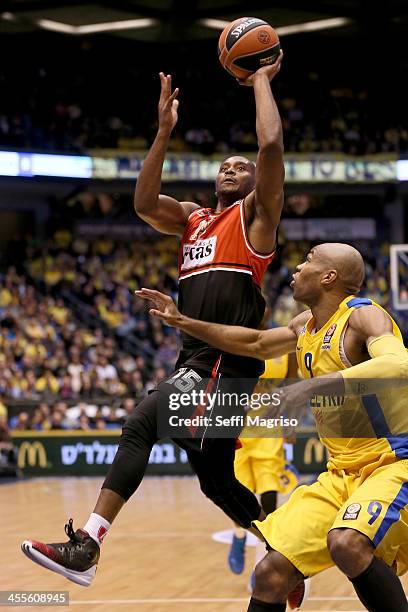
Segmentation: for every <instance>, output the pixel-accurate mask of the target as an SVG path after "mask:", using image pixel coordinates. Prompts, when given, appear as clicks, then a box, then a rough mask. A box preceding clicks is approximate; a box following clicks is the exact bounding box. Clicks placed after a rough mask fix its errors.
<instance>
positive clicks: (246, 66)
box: [231, 43, 280, 74]
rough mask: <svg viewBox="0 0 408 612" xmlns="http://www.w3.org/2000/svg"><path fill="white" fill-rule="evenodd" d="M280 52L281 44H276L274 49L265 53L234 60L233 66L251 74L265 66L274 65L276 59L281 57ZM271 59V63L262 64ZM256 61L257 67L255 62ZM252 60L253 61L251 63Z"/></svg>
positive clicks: (257, 52)
mask: <svg viewBox="0 0 408 612" xmlns="http://www.w3.org/2000/svg"><path fill="white" fill-rule="evenodd" d="M279 51H280V43H276V45H274V46H273V47H271V48H269V49H265V50H264V51H262V52H261V51H253V52H252V53H247V54H246V55H240V56H239V57H237V58H235V59H233V60H232V62H231V64H232V65H234V66H236V67H237V68H240V69H241V70H247V71H248V72H250V73H251V74H252V73H253V72H254V71H255V70H257V69H258V68H262V67H263V66H269V65H270V64H273V62H274V61H275V60H276V58H277V57H278V55H279ZM269 57H270V58H271V61H270V62H266V61H265V62H262V60H266V59H267V58H269ZM254 59H256V61H255V65H254V62H253V60H254ZM251 60H252V61H251Z"/></svg>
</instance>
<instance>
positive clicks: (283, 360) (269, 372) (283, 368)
mask: <svg viewBox="0 0 408 612" xmlns="http://www.w3.org/2000/svg"><path fill="white" fill-rule="evenodd" d="M288 361H289V355H282V357H276V358H275V359H267V360H266V361H265V372H264V373H263V374H262V376H260V378H272V379H275V380H283V379H284V378H286V376H287V373H288Z"/></svg>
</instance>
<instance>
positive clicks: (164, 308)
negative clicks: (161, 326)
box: [135, 287, 182, 327]
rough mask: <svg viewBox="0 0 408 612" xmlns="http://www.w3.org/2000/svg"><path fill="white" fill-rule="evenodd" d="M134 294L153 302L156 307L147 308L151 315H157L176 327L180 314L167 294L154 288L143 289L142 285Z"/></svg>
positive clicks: (180, 317)
mask: <svg viewBox="0 0 408 612" xmlns="http://www.w3.org/2000/svg"><path fill="white" fill-rule="evenodd" d="M135 295H137V297H140V298H142V299H144V300H150V301H151V302H153V303H154V305H155V306H156V308H152V309H151V310H149V314H151V315H152V317H157V318H158V319H161V320H162V321H164V322H165V323H166V324H167V325H171V326H172V327H177V326H178V325H177V324H178V323H180V322H181V321H182V314H181V313H180V312H179V310H178V308H177V306H176V305H175V303H174V301H173V300H172V298H171V297H170V296H169V295H166V294H165V293H161V292H160V291H155V290H154V289H145V288H144V287H143V288H142V289H141V290H140V291H135Z"/></svg>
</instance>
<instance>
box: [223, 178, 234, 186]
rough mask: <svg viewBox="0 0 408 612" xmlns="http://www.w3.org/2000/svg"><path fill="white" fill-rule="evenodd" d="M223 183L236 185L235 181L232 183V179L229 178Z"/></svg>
mask: <svg viewBox="0 0 408 612" xmlns="http://www.w3.org/2000/svg"><path fill="white" fill-rule="evenodd" d="M223 182H224V183H232V184H233V185H236V181H234V179H230V178H228V179H225V180H224V181H223Z"/></svg>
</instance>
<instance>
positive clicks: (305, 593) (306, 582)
mask: <svg viewBox="0 0 408 612" xmlns="http://www.w3.org/2000/svg"><path fill="white" fill-rule="evenodd" d="M310 583H311V580H310V578H305V580H304V585H305V590H304V591H303V598H302V601H301V602H300V604H299V605H298V606H297V607H296V608H292V607H291V606H289V610H300V609H301V608H302V606H303V604H304V603H305V601H306V600H307V599H308V598H309V595H310Z"/></svg>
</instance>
